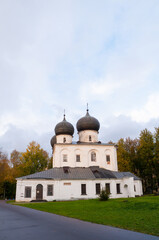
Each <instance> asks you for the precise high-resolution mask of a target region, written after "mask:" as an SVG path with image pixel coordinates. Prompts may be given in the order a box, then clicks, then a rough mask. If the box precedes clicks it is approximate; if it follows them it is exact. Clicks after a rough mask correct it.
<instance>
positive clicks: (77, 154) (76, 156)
mask: <svg viewBox="0 0 159 240" xmlns="http://www.w3.org/2000/svg"><path fill="white" fill-rule="evenodd" d="M74 161H75V163H76V164H78V163H80V162H81V161H82V152H81V150H80V149H78V148H77V149H75V151H74Z"/></svg>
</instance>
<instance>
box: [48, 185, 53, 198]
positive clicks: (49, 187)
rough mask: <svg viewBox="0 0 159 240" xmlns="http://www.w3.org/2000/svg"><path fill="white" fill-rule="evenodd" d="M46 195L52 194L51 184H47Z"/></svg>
mask: <svg viewBox="0 0 159 240" xmlns="http://www.w3.org/2000/svg"><path fill="white" fill-rule="evenodd" d="M47 196H53V185H47Z"/></svg>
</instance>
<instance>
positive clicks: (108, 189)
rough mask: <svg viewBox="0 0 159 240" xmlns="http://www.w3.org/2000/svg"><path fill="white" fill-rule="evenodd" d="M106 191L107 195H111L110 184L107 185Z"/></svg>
mask: <svg viewBox="0 0 159 240" xmlns="http://www.w3.org/2000/svg"><path fill="white" fill-rule="evenodd" d="M105 190H106V193H107V194H110V183H106V184H105Z"/></svg>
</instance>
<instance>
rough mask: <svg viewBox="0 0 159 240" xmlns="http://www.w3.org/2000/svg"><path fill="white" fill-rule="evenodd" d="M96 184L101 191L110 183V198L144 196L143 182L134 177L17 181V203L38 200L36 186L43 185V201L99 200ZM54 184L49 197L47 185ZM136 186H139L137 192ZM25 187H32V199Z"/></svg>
mask: <svg viewBox="0 0 159 240" xmlns="http://www.w3.org/2000/svg"><path fill="white" fill-rule="evenodd" d="M96 183H100V186H101V189H104V188H105V184H106V183H110V191H111V194H110V198H127V197H135V195H138V196H141V195H142V185H141V181H139V180H138V181H134V179H133V177H130V178H123V179H95V180H45V179H41V180H33V179H32V180H29V179H28V180H26V179H24V180H22V179H18V180H17V191H16V201H25V202H27V201H31V200H35V199H36V186H37V185H38V184H42V185H43V199H45V200H47V201H53V200H74V199H89V198H90V199H93V198H98V195H97V194H96ZM117 183H119V184H120V189H121V193H120V194H117V191H116V184H117ZM50 184H53V196H47V185H50ZM81 184H86V195H81ZM134 184H137V187H136V192H135V191H134ZM25 186H28V187H32V193H31V198H25Z"/></svg>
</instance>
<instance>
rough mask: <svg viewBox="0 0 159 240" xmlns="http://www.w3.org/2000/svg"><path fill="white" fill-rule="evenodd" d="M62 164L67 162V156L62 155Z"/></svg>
mask: <svg viewBox="0 0 159 240" xmlns="http://www.w3.org/2000/svg"><path fill="white" fill-rule="evenodd" d="M63 162H67V154H63Z"/></svg>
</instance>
